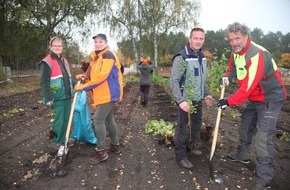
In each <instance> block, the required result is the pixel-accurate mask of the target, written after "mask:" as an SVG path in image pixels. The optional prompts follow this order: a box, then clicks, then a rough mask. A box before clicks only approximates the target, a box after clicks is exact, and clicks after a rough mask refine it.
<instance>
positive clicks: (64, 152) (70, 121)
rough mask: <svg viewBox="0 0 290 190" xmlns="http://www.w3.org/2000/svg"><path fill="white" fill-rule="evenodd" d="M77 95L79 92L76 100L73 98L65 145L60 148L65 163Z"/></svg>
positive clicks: (75, 96)
mask: <svg viewBox="0 0 290 190" xmlns="http://www.w3.org/2000/svg"><path fill="white" fill-rule="evenodd" d="M78 84H80V81H78ZM77 95H78V91H77V92H76V93H75V95H74V98H73V102H72V105H71V110H70V116H69V120H68V124H67V128H66V133H65V141H64V145H62V146H61V147H60V150H61V151H63V152H62V159H61V160H62V162H63V163H64V162H65V159H66V157H67V154H68V147H67V143H68V140H69V134H70V131H71V125H72V120H73V116H74V111H75V104H76V100H77Z"/></svg>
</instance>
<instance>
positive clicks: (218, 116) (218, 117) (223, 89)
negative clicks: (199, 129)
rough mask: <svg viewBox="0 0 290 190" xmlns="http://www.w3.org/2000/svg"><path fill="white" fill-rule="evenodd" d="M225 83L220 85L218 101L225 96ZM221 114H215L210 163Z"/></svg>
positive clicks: (220, 112)
mask: <svg viewBox="0 0 290 190" xmlns="http://www.w3.org/2000/svg"><path fill="white" fill-rule="evenodd" d="M225 86H226V84H225V81H224V80H223V85H222V89H221V95H220V99H223V98H224V94H225V88H226V87H225ZM221 114H222V109H220V108H219V109H218V114H217V118H216V123H215V128H214V135H213V139H212V145H211V151H210V158H209V160H210V161H211V159H212V157H213V154H214V152H215V148H216V143H217V136H218V130H219V125H220V119H221Z"/></svg>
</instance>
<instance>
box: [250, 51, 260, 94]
mask: <svg viewBox="0 0 290 190" xmlns="http://www.w3.org/2000/svg"><path fill="white" fill-rule="evenodd" d="M251 62H252V64H251V66H250V68H249V79H248V86H247V91H248V90H249V88H250V87H251V86H252V83H253V81H254V79H255V76H256V73H257V70H258V62H259V54H256V55H255V56H254V57H252V58H251Z"/></svg>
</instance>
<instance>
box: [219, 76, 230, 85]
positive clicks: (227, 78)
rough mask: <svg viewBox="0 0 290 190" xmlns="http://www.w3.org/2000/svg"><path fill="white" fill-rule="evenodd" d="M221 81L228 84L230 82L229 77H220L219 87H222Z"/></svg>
mask: <svg viewBox="0 0 290 190" xmlns="http://www.w3.org/2000/svg"><path fill="white" fill-rule="evenodd" d="M223 82H224V83H225V85H227V86H229V84H230V81H229V77H222V78H221V79H220V87H223Z"/></svg>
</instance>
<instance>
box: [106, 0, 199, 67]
mask: <svg viewBox="0 0 290 190" xmlns="http://www.w3.org/2000/svg"><path fill="white" fill-rule="evenodd" d="M114 2H115V1H114ZM114 2H113V1H111V3H110V7H111V8H108V9H109V10H110V11H108V12H107V14H106V16H105V17H106V19H107V21H108V22H109V23H110V24H109V25H111V27H112V31H113V32H116V33H118V35H120V36H122V37H124V38H126V35H128V36H129V38H130V39H131V41H132V44H133V50H134V52H135V60H136V62H137V61H138V59H139V57H138V54H139V55H140V54H142V53H143V52H142V49H143V48H142V47H143V45H142V38H143V37H145V36H146V37H147V39H149V40H150V42H151V43H152V44H153V49H154V64H155V66H156V67H158V44H159V42H160V38H161V37H162V35H164V34H167V33H168V32H170V31H177V32H179V31H181V30H186V29H188V28H190V27H195V26H197V25H198V17H199V11H200V8H201V5H200V3H199V2H198V1H192V0H191V1H190V0H162V1H161V0H138V1H134V0H121V1H118V3H114ZM138 41H139V46H138V47H139V49H137V46H136V44H137V42H138Z"/></svg>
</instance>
